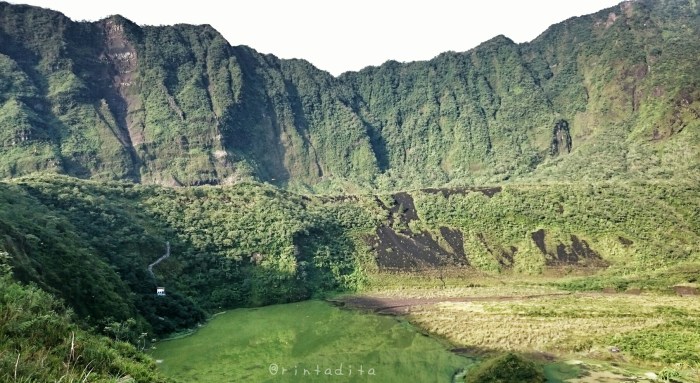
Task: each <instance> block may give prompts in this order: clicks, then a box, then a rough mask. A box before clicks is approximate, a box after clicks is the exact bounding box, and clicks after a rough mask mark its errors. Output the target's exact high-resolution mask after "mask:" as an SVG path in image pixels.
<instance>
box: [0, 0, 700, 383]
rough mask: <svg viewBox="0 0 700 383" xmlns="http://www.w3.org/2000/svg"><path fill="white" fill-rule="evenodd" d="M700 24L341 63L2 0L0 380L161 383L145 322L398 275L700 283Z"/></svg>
mask: <svg viewBox="0 0 700 383" xmlns="http://www.w3.org/2000/svg"><path fill="white" fill-rule="evenodd" d="M698 36H700V6H699V5H698V2H697V1H694V0H692V1H684V0H658V1H654V0H639V1H631V2H624V3H621V4H620V5H619V6H616V7H612V8H610V9H606V10H602V11H600V12H598V13H595V14H592V15H587V16H582V17H576V18H572V19H569V20H566V21H564V22H562V23H559V24H556V25H553V26H551V27H550V28H549V29H547V30H546V31H544V32H543V33H542V34H541V35H540V36H539V37H537V38H536V39H535V40H533V41H531V42H529V43H523V44H516V43H514V42H513V41H511V40H509V39H508V38H507V37H504V36H497V37H494V38H493V39H491V40H489V41H486V42H484V43H482V44H481V45H479V46H477V47H475V48H473V49H472V50H470V51H467V52H446V53H443V54H441V55H439V56H437V57H435V58H434V59H432V60H430V61H423V62H412V63H398V62H393V61H390V62H387V63H384V64H383V65H380V66H377V67H368V68H365V69H363V70H361V71H359V72H348V73H344V74H342V75H340V76H338V77H334V76H331V75H330V74H329V73H326V72H324V71H322V70H319V69H317V68H315V67H314V66H313V65H311V64H310V63H308V62H306V61H303V60H281V59H278V58H277V57H275V56H273V55H265V54H260V53H258V52H256V51H255V50H253V49H252V48H248V47H245V46H231V45H230V44H229V43H228V42H227V41H226V40H225V39H224V38H223V37H222V36H221V35H220V34H219V33H218V32H217V31H215V30H214V29H213V28H212V27H210V26H207V25H201V26H192V25H174V26H158V27H153V26H138V25H135V24H134V23H132V22H130V21H129V20H127V19H125V18H123V17H121V16H110V17H108V18H105V19H103V20H100V21H97V22H75V21H72V20H70V19H68V18H67V17H65V16H63V15H62V14H60V13H57V12H54V11H50V10H46V9H41V8H36V7H30V6H23V5H11V4H8V3H5V2H0V316H1V318H0V331H2V332H0V380H3V381H6V380H7V381H23V382H45V381H83V380H84V379H86V374H93V375H92V377H93V378H94V380H95V381H117V379H121V378H124V379H126V377H127V376H128V377H131V378H133V379H134V380H136V381H138V382H150V381H164V379H163V378H162V377H159V376H158V374H157V373H156V372H155V365H154V364H153V363H152V362H151V361H150V360H149V359H148V358H146V357H145V356H144V355H143V354H142V353H141V352H139V351H138V350H137V348H136V347H140V348H142V349H143V348H145V347H148V346H149V345H150V342H151V339H152V338H159V337H161V336H164V335H166V334H172V333H176V332H178V331H183V330H186V329H190V328H193V327H195V326H197V325H198V324H200V323H203V322H204V321H206V320H207V318H209V317H210V316H211V315H212V314H214V313H216V312H219V311H221V310H225V309H229V308H236V307H252V306H261V305H267V304H274V303H284V302H291V301H299V300H304V299H309V298H312V297H320V296H324V295H326V294H332V293H336V292H355V291H362V290H363V289H370V288H376V287H377V286H379V287H387V286H386V284H387V283H392V281H394V280H399V281H401V280H402V279H401V277H402V276H403V275H420V276H421V277H426V278H428V279H430V278H433V279H434V280H437V281H439V282H436V285H435V286H438V284H437V283H442V285H441V286H442V287H445V279H446V278H453V279H456V280H459V281H460V283H463V284H467V283H472V282H471V281H472V280H471V279H470V278H472V277H475V278H480V277H484V276H485V278H495V277H498V276H505V277H506V278H510V277H511V276H518V277H520V276H538V275H542V274H547V275H548V276H552V275H554V276H557V277H562V276H567V278H566V279H565V280H558V281H556V282H552V283H555V284H556V285H557V287H558V288H565V289H570V290H602V289H613V290H617V291H624V290H628V289H634V290H636V291H653V292H654V293H664V292H670V291H671V290H670V289H671V287H672V286H674V285H676V284H682V285H683V287H684V288H686V289H689V290H693V289H695V290H696V289H697V278H698V273H699V270H700V208H699V207H700V188H698V185H700V61H699V57H700V54H699V53H700V39H698ZM180 186H185V187H180ZM166 254H167V255H168V256H167V257H165V256H164V255H166ZM156 260H160V261H159V262H156ZM149 265H150V266H151V267H150V269H151V271H152V272H151V271H149ZM421 273H423V274H421ZM397 275H398V277H397ZM573 275H585V276H587V277H586V278H580V279H571V278H569V277H570V276H573ZM395 277H396V279H393V278H395ZM419 279H420V278H419ZM543 283H544V282H543ZM157 287H164V288H165V295H164V296H159V295H157V294H156V288H157ZM399 287H403V286H399ZM695 290H693V291H695ZM44 361H45V362H46V365H45V366H44V365H41V366H40V367H37V366H39V365H38V364H37V363H40V364H41V363H44ZM39 371H41V372H39ZM13 373H14V374H19V376H20V378H21V379H19V380H18V379H16V378H15V375H13ZM13 379H14V380H13ZM22 379H24V380H22ZM119 381H128V380H119Z"/></svg>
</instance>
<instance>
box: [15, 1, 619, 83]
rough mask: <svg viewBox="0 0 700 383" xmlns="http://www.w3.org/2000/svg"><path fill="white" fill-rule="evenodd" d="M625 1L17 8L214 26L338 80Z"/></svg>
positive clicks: (524, 35) (234, 39) (525, 33)
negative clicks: (370, 67) (369, 68)
mask: <svg viewBox="0 0 700 383" xmlns="http://www.w3.org/2000/svg"><path fill="white" fill-rule="evenodd" d="M620 1H621V0H558V1H551V0H480V1H473V0H472V1H469V0H461V1H460V0H430V1H400V0H353V1H347V0H346V1H340V0H248V1H226V0H196V1H173V0H170V1H166V0H110V1H96V0H93V1H90V0H24V1H22V0H19V1H18V0H12V1H11V2H13V3H24V4H32V5H37V6H41V7H45V8H51V9H54V10H57V11H60V12H62V13H64V14H65V15H66V16H68V17H70V18H72V19H73V20H99V19H102V18H104V17H106V16H109V15H113V14H120V15H122V16H124V17H126V18H128V19H130V20H132V21H134V22H135V23H137V24H140V25H170V24H177V23H188V24H211V25H212V26H213V27H214V28H216V29H217V30H218V31H219V32H221V34H222V35H224V37H226V39H227V40H228V41H229V43H231V44H232V45H248V46H250V47H252V48H254V49H255V50H257V51H259V52H262V53H273V54H275V55H276V56H278V57H281V58H303V59H306V60H308V61H310V62H311V63H313V64H314V65H315V66H317V67H318V68H320V69H323V70H327V71H329V72H331V73H332V74H334V75H338V74H340V73H342V72H345V71H349V70H359V69H362V68H364V67H365V66H368V65H380V64H382V63H383V62H385V61H387V60H390V59H393V60H396V61H414V60H429V59H431V58H433V57H435V56H437V55H438V54H439V53H441V52H445V51H458V52H459V51H466V50H469V49H471V48H473V47H475V46H477V45H478V44H479V43H481V42H483V41H486V40H488V39H490V38H492V37H494V36H497V35H499V34H503V35H506V36H508V37H509V38H511V39H512V40H514V41H515V42H525V41H530V40H532V39H534V38H535V37H537V36H538V35H539V34H540V33H542V32H544V30H545V29H546V28H547V27H548V26H549V25H551V24H555V23H557V22H560V21H563V20H565V19H568V18H570V17H573V16H580V15H585V14H589V13H593V12H596V11H598V10H601V9H604V8H607V7H611V6H613V5H615V4H617V3H619V2H620Z"/></svg>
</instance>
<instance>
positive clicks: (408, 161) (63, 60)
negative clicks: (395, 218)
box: [0, 0, 700, 191]
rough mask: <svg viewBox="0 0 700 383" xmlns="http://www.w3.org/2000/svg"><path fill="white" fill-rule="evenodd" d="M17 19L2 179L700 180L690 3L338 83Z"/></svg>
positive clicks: (396, 184) (373, 183)
mask: <svg viewBox="0 0 700 383" xmlns="http://www.w3.org/2000/svg"><path fill="white" fill-rule="evenodd" d="M0 20H1V21H2V23H0V79H1V80H2V81H0V86H1V87H2V88H0V138H1V140H0V145H2V151H0V175H1V176H3V177H16V176H20V175H23V174H30V173H33V172H37V171H52V172H57V173H65V174H69V175H73V176H78V177H81V178H94V179H100V180H110V179H123V180H131V181H136V182H144V183H159V184H166V185H199V184H219V183H224V184H228V183H233V182H236V181H238V180H242V179H255V180H261V181H268V182H272V183H274V184H277V185H282V186H288V187H292V188H296V189H299V188H302V189H305V188H307V187H310V188H311V190H318V191H322V190H352V189H354V188H355V187H356V186H357V185H359V186H361V187H374V188H383V189H401V188H406V187H425V186H442V185H446V184H456V185H458V184H473V183H484V182H500V181H503V180H512V179H520V180H522V179H535V180H537V179H548V180H552V179H559V180H561V179H568V180H577V179H582V178H583V179H590V180H607V179H627V178H630V177H631V178H637V179H656V178H663V179H669V178H673V177H683V178H687V177H694V178H695V179H697V174H698V158H700V155H698V149H697V148H698V120H699V119H698V116H699V115H700V101H698V100H700V91H699V90H698V89H699V87H698V83H699V81H700V70H698V65H697V64H698V62H697V52H698V51H699V49H700V46H699V45H700V43H699V42H698V39H697V38H696V36H697V35H698V33H699V32H700V19H699V12H698V5H697V4H695V3H694V2H692V1H690V2H688V1H681V0H666V1H638V2H625V3H622V4H620V5H619V6H617V7H613V8H610V9H607V10H603V11H601V12H598V13H596V14H592V15H588V16H583V17H578V18H573V19H570V20H567V21H565V22H562V23H560V24H557V25H554V26H552V27H550V28H549V29H548V30H547V31H545V32H544V33H543V34H542V35H541V36H539V37H538V38H537V39H535V40H534V41H532V42H530V43H526V44H515V43H513V42H512V41H510V40H509V39H507V38H505V37H503V36H499V37H496V38H494V39H492V40H490V41H487V42H485V43H483V44H481V45H480V46H478V47H476V48H474V49H472V50H470V51H468V52H464V53H454V52H449V53H444V54H442V55H440V56H438V57H436V58H434V59H433V60H430V61H425V62H415V63H406V64H400V63H397V62H388V63H386V64H384V65H382V66H379V67H370V68H367V69H364V70H362V71H360V72H356V73H346V74H344V75H342V76H340V77H338V78H335V77H332V76H331V75H329V74H328V73H326V72H323V71H321V70H318V69H316V68H314V67H313V66H312V65H310V64H309V63H307V62H305V61H303V60H280V59H277V58H276V57H274V56H272V55H261V54H259V53H257V52H255V51H254V50H252V49H250V48H247V47H232V46H230V45H229V44H228V43H227V42H226V41H225V40H224V38H223V37H222V36H221V35H220V34H218V33H217V32H216V31H215V30H213V29H212V28H211V27H209V26H206V25H204V26H189V25H176V26H168V27H139V26H137V25H135V24H133V23H131V22H129V21H128V20H126V19H124V18H122V17H119V16H113V17H110V18H108V19H104V20H101V21H98V22H94V23H80V22H73V21H71V20H69V19H68V18H66V17H64V16H63V15H61V14H59V13H56V12H52V11H48V10H44V9H40V8H33V7H27V6H18V5H10V4H7V3H0ZM29 31H32V32H31V33H29ZM306 190H308V189H306Z"/></svg>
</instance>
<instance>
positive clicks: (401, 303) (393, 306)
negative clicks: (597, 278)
mask: <svg viewBox="0 0 700 383" xmlns="http://www.w3.org/2000/svg"><path fill="white" fill-rule="evenodd" d="M568 295H571V293H549V294H536V295H518V296H510V295H505V296H503V295H493V296H484V297H451V298H445V297H432V298H406V297H377V296H370V295H354V296H347V297H341V298H337V299H331V300H329V302H331V303H333V304H335V305H338V306H341V307H349V308H353V309H359V310H369V311H372V312H374V313H377V314H387V315H405V314H407V313H409V312H410V311H411V309H413V308H415V307H418V306H426V305H433V304H436V303H441V302H494V301H499V302H500V301H517V300H526V299H536V298H542V297H553V296H568Z"/></svg>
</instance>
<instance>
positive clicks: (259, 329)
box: [152, 301, 474, 383]
mask: <svg viewBox="0 0 700 383" xmlns="http://www.w3.org/2000/svg"><path fill="white" fill-rule="evenodd" d="M152 356H153V357H154V359H156V360H161V362H160V363H159V364H158V367H159V369H160V370H161V371H162V372H163V373H165V374H166V375H168V376H171V377H173V378H176V379H177V380H178V381H182V382H211V383H219V382H227V383H228V382H327V381H336V382H341V381H342V382H377V383H391V382H401V383H405V382H450V381H452V378H453V376H454V375H455V373H457V372H458V371H460V370H463V369H465V368H469V367H470V366H473V365H474V361H473V360H471V359H468V358H466V357H462V356H458V355H455V354H454V353H451V352H449V351H448V350H447V346H446V345H445V344H443V343H442V342H440V341H438V340H436V339H434V338H430V337H427V336H424V335H422V334H421V333H419V332H418V331H416V329H415V328H414V327H412V326H411V325H410V324H408V323H407V322H405V321H400V320H397V319H396V318H393V317H387V316H378V315H373V314H366V313H361V312H357V311H350V310H342V309H339V308H337V307H334V306H331V305H329V304H328V303H325V302H321V301H307V302H300V303H291V304H285V305H275V306H268V307H263V308H255V309H238V310H233V311H230V312H227V313H225V314H221V315H218V316H217V317H215V318H214V319H212V320H211V322H209V323H208V324H207V325H206V326H204V327H202V328H201V329H200V330H198V331H197V332H196V333H195V334H193V335H191V336H187V337H185V338H181V339H176V340H171V341H165V342H161V343H158V344H157V345H156V349H155V350H153V352H152Z"/></svg>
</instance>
